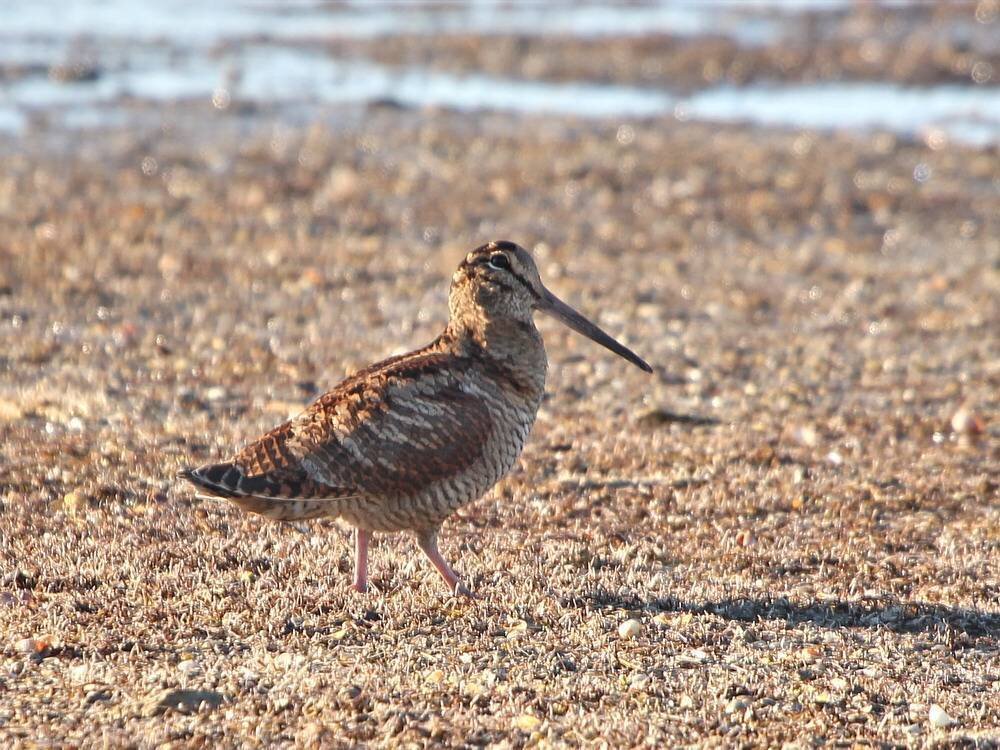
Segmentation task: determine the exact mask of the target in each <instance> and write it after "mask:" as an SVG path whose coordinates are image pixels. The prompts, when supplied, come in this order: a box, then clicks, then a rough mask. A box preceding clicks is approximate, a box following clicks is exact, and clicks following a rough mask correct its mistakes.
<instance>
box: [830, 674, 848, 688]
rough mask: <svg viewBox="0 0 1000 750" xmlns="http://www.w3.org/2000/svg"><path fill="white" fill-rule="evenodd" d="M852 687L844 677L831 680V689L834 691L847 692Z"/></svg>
mask: <svg viewBox="0 0 1000 750" xmlns="http://www.w3.org/2000/svg"><path fill="white" fill-rule="evenodd" d="M850 686H851V684H850V683H849V682H848V681H847V680H845V679H844V678H843V677H834V678H833V679H832V680H830V687H832V688H833V689H834V690H841V691H843V690H847V689H848V688H849V687H850Z"/></svg>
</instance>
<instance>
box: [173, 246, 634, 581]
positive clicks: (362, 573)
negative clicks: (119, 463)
mask: <svg viewBox="0 0 1000 750" xmlns="http://www.w3.org/2000/svg"><path fill="white" fill-rule="evenodd" d="M449 308H450V313H451V314H450V319H449V322H448V326H447V327H446V328H445V330H444V332H443V333H442V334H441V335H440V336H438V338H437V339H435V340H434V341H433V342H432V343H430V344H429V345H428V346H426V347H424V348H423V349H418V350H417V351H414V352H411V353H409V354H404V355H402V356H399V357H393V358H391V359H387V360H385V361H383V362H380V363H378V364H375V365H372V366H371V367H368V368H366V369H364V370H362V371H360V372H358V373H356V374H355V375H353V376H351V377H349V378H348V379H347V380H345V381H344V382H342V383H341V384H340V385H338V386H337V387H336V388H334V389H333V390H332V391H330V392H329V393H327V394H325V395H324V396H322V397H321V398H320V399H319V400H317V401H316V402H315V403H314V404H313V405H312V406H310V407H309V408H308V409H306V410H305V411H304V412H303V413H302V414H300V415H299V416H297V417H295V418H294V419H292V420H290V421H288V422H286V423H284V424H282V425H280V426H278V427H276V428H275V429H273V430H271V431H270V432H269V433H267V434H266V435H264V436H263V437H261V438H260V439H258V440H257V441H255V442H253V443H251V444H250V445H248V446H247V447H246V448H244V449H243V450H242V451H240V452H239V453H237V454H236V456H235V457H234V458H233V459H232V461H229V462H227V463H221V464H213V465H208V466H202V467H200V468H197V469H189V470H185V471H182V472H181V476H182V477H184V478H185V479H187V480H189V481H190V482H192V483H193V484H195V485H197V486H198V487H199V488H200V489H201V490H203V491H205V492H207V493H208V494H211V495H214V496H217V497H224V498H228V499H229V500H232V501H233V502H234V503H236V504H237V505H239V506H240V507H241V508H244V509H245V510H249V511H252V512H254V513H259V514H261V515H263V516H267V517H268V518H275V519H279V520H285V521H288V520H299V519H307V518H319V517H324V516H330V517H339V518H343V519H344V520H346V521H347V522H349V523H350V524H351V525H353V526H354V527H355V528H356V529H357V533H356V560H355V576H354V587H355V588H356V589H357V590H359V591H364V590H365V588H366V586H367V549H368V540H369V538H370V535H371V533H372V532H373V531H387V532H390V531H404V530H406V531H411V532H413V533H415V535H416V537H417V542H418V544H419V545H420V548H421V549H422V550H423V551H424V552H425V553H426V554H427V556H428V558H430V560H431V562H432V563H433V564H434V566H435V567H436V568H437V569H438V571H439V572H440V573H441V576H442V577H443V578H444V580H445V582H446V583H447V584H448V587H449V589H450V590H451V591H453V592H454V593H465V594H467V593H468V591H467V590H466V589H465V587H464V586H463V585H462V583H461V581H460V580H459V578H458V576H457V575H455V573H454V572H453V571H452V570H451V568H450V567H449V566H448V564H447V562H445V560H444V558H443V557H442V556H441V554H440V553H439V552H438V549H437V532H438V529H439V528H440V527H441V524H442V523H443V522H444V520H445V519H446V518H448V516H450V515H451V514H452V513H453V512H454V511H455V510H456V509H457V508H459V507H460V506H462V505H464V504H465V503H468V502H470V501H472V500H475V499H476V498H478V497H480V496H482V495H483V494H484V493H485V492H486V491H487V490H489V488H490V487H492V486H493V485H494V484H495V483H496V482H497V481H499V479H500V478H501V477H503V475H504V474H506V473H507V472H508V471H509V470H510V468H511V467H512V466H513V465H514V462H515V461H516V460H517V456H518V454H520V452H521V449H522V448H523V447H524V443H525V440H526V439H527V437H528V432H529V431H530V429H531V425H532V423H533V422H534V420H535V414H536V413H537V411H538V405H539V404H540V403H541V399H542V393H543V391H544V388H545V370H546V358H545V347H544V346H543V344H542V337H541V335H540V334H539V333H538V330H537V329H536V328H535V324H534V320H533V313H534V311H535V310H541V311H544V312H548V313H550V314H552V315H554V316H556V317H558V318H559V319H561V320H562V321H563V322H565V323H566V324H567V325H569V326H570V327H572V328H574V329H575V330H577V331H579V332H581V333H584V334H585V335H587V336H589V337H590V338H592V339H594V340H595V341H597V342H598V343H601V344H602V345H604V346H606V347H608V348H609V349H611V350H612V351H614V352H616V353H618V354H620V355H621V356H623V357H625V358H626V359H628V360H630V361H631V362H633V363H635V364H636V365H638V366H639V367H641V368H642V369H644V370H646V371H647V372H648V371H650V368H649V365H647V364H646V363H645V362H644V361H642V360H641V359H640V358H639V357H637V356H636V355H635V354H634V353H633V352H631V351H630V350H628V349H626V348H625V347H623V346H622V345H621V344H619V343H618V342H616V341H614V340H613V339H612V338H611V337H610V336H608V335H607V334H606V333H604V332H603V331H601V330H600V329H599V328H597V327H596V326H594V325H593V324H592V323H590V322H589V321H587V320H586V319H585V318H583V317H582V316H581V315H580V314H579V313H577V312H575V311H573V310H572V309H571V308H569V307H568V306H567V305H565V304H564V303H562V302H561V301H559V300H558V299H557V298H556V297H555V296H554V295H552V293H551V292H549V291H548V290H547V289H546V288H545V287H544V285H543V284H542V282H541V279H540V278H539V276H538V271H537V269H536V268H535V264H534V262H533V261H532V260H531V256H529V255H528V253H527V251H525V250H524V249H523V248H521V247H519V246H517V245H514V244H513V243H510V242H491V243H490V244H488V245H483V246H482V247H479V248H477V249H476V250H473V251H472V252H471V253H469V255H468V256H467V257H466V259H465V260H464V261H463V262H462V264H461V265H460V266H459V268H458V270H457V271H456V272H455V275H454V277H453V278H452V285H451V294H450V297H449Z"/></svg>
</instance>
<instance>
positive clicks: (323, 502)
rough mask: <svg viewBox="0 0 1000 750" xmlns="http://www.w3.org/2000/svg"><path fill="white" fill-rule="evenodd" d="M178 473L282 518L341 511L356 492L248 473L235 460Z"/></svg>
mask: <svg viewBox="0 0 1000 750" xmlns="http://www.w3.org/2000/svg"><path fill="white" fill-rule="evenodd" d="M177 476H178V477H179V478H181V479H186V480H187V481H189V482H191V484H193V485H195V486H196V487H198V488H199V489H202V490H204V491H205V492H207V493H208V494H209V495H213V496H215V497H222V498H226V499H227V500H231V501H232V502H233V503H235V504H236V505H238V506H240V507H241V508H243V509H244V510H248V511H250V512H252V513H258V514H260V515H262V516H266V517H267V518H273V519H276V520H280V521H293V520H303V519H309V518H321V517H323V516H335V515H338V513H337V510H338V508H339V507H340V506H341V502H342V501H344V500H349V499H353V498H355V497H356V495H353V494H352V493H349V492H343V491H338V490H335V489H334V488H332V487H320V486H318V485H316V484H315V483H312V482H309V483H308V486H303V485H302V484H301V483H292V484H290V483H289V478H288V477H269V476H267V475H258V476H247V475H246V474H245V473H244V472H243V469H241V468H240V467H239V466H237V465H236V464H233V463H221V464H208V465H205V466H199V467H197V468H188V469H182V470H181V471H179V472H177Z"/></svg>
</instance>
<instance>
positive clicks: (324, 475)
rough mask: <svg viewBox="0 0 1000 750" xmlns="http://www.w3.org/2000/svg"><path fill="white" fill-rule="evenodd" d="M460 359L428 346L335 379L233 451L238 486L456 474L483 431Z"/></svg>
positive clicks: (484, 413) (424, 480)
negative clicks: (297, 411) (314, 398)
mask: <svg viewBox="0 0 1000 750" xmlns="http://www.w3.org/2000/svg"><path fill="white" fill-rule="evenodd" d="M470 370H471V363H470V361H469V360H468V359H465V358H460V357H456V356H454V355H452V354H449V353H441V352H430V353H425V354H416V355H411V356H408V357H404V358H399V359H396V360H388V361H387V362H385V363H382V365H377V366H375V367H373V368H370V369H369V370H366V371H363V372H361V373H359V374H358V375H356V376H354V377H352V378H350V379H348V380H346V381H344V383H342V384H341V385H340V386H338V387H337V388H336V389H334V390H333V391H331V392H330V393H328V394H326V395H325V396H323V397H322V398H320V399H319V400H318V401H317V402H316V403H314V404H313V405H312V406H311V407H309V409H307V410H306V411H305V412H303V413H302V414H301V415H299V416H298V417H296V418H295V419H293V420H291V421H289V422H286V423H285V424H283V425H281V426H279V427H277V428H275V429H274V430H272V431H271V432H269V433H267V434H266V435H264V436H263V437H261V438H260V439H259V440H257V441H256V442H254V443H252V444H250V445H248V446H247V447H246V448H245V449H243V450H242V451H241V452H240V453H239V454H238V455H237V456H236V457H235V458H234V459H233V462H232V464H233V465H234V466H235V467H238V469H239V470H240V472H241V473H242V474H243V476H242V477H241V479H240V489H241V490H242V491H243V492H245V493H246V494H254V495H260V496H266V497H269V498H274V499H280V498H287V499H300V498H335V497H348V496H356V495H359V494H363V495H370V496H381V497H399V496H406V495H413V494H417V493H419V492H420V491H421V490H423V489H425V488H426V487H427V486H428V485H430V484H432V483H434V482H436V481H439V480H440V479H443V478H446V477H449V476H452V475H454V474H456V473H460V472H462V471H464V470H465V469H467V468H469V467H470V466H472V465H473V464H474V463H475V462H476V461H477V460H479V458H480V457H481V456H482V454H483V450H484V448H485V444H486V442H487V440H488V439H489V436H490V433H491V432H492V429H493V422H492V420H491V417H490V409H489V404H488V402H487V399H488V398H489V394H487V393H485V392H483V391H482V390H480V389H478V388H476V387H473V386H470V385H469V383H468V382H467V378H466V377H465V376H466V375H467V374H468V373H469V372H470Z"/></svg>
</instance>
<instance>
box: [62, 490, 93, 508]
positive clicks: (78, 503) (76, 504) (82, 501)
mask: <svg viewBox="0 0 1000 750" xmlns="http://www.w3.org/2000/svg"><path fill="white" fill-rule="evenodd" d="M86 507H87V498H85V497H84V496H83V495H81V494H80V493H79V492H76V491H71V492H67V493H66V494H65V495H63V508H64V509H65V510H66V512H68V513H77V512H78V511H80V510H83V509H84V508H86Z"/></svg>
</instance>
